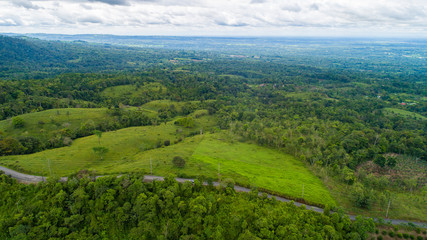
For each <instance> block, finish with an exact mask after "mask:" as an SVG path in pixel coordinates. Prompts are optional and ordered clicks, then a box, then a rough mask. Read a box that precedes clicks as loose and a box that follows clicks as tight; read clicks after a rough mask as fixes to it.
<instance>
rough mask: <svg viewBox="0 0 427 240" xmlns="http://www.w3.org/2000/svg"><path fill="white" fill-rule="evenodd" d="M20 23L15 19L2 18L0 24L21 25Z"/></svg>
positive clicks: (5, 25)
mask: <svg viewBox="0 0 427 240" xmlns="http://www.w3.org/2000/svg"><path fill="white" fill-rule="evenodd" d="M19 25H20V24H19V23H18V22H16V21H15V20H13V19H10V18H7V19H0V26H4V27H8V26H9V27H10V26H19Z"/></svg>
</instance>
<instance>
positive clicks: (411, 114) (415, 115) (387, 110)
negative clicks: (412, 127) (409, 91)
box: [383, 108, 427, 120]
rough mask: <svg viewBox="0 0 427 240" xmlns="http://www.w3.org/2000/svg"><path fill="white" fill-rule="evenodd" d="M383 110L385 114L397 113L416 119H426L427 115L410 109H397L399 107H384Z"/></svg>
mask: <svg viewBox="0 0 427 240" xmlns="http://www.w3.org/2000/svg"><path fill="white" fill-rule="evenodd" d="M383 110H384V112H385V114H386V115H388V116H393V115H399V116H403V117H407V118H413V119H417V120H427V117H425V116H423V115H421V114H419V113H415V112H410V111H406V110H403V109H399V108H384V109H383Z"/></svg>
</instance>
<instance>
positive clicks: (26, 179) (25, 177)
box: [0, 166, 427, 228]
mask: <svg viewBox="0 0 427 240" xmlns="http://www.w3.org/2000/svg"><path fill="white" fill-rule="evenodd" d="M0 171H3V172H4V173H5V174H6V175H8V176H10V177H13V178H15V179H16V180H18V182H21V183H38V182H42V181H46V178H45V177H42V176H36V175H29V174H24V173H20V172H17V171H14V170H11V169H9V168H5V167H2V166H0ZM98 177H102V176H98ZM98 177H97V178H98ZM175 179H176V181H178V182H180V183H184V182H186V181H194V179H190V178H175ZM67 180H68V178H67V177H61V178H60V180H59V181H61V182H66V181H67ZM154 180H156V181H163V180H164V178H163V177H161V176H153V175H145V176H144V181H150V182H151V181H154ZM204 184H205V185H207V183H204ZM213 185H214V186H218V185H219V183H218V182H213ZM234 190H236V191H237V192H250V191H251V189H249V188H245V187H241V186H236V185H235V186H234ZM258 195H260V196H261V195H262V192H259V193H258ZM267 195H268V197H269V198H271V197H275V198H276V199H277V200H279V201H281V202H291V201H292V200H289V199H286V198H283V197H280V196H275V195H271V194H267ZM293 203H294V204H295V205H296V206H302V205H304V206H305V207H306V208H307V209H309V210H312V211H315V212H319V213H323V209H322V208H319V207H315V206H310V205H306V204H302V203H299V202H293ZM349 217H350V219H352V220H354V219H355V218H356V216H355V215H349ZM374 220H376V219H375V218H374ZM384 220H385V221H386V222H391V223H392V224H394V225H399V224H408V223H412V224H414V225H416V226H419V227H423V228H427V223H422V222H411V221H406V220H400V219H384Z"/></svg>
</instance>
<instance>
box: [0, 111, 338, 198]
mask: <svg viewBox="0 0 427 240" xmlns="http://www.w3.org/2000/svg"><path fill="white" fill-rule="evenodd" d="M203 111H205V110H200V111H198V112H196V113H193V115H195V114H202V113H203ZM202 115H203V114H202ZM195 120H196V125H195V127H193V128H191V129H186V128H182V127H180V126H177V125H175V124H174V123H173V122H174V121H171V122H168V123H166V124H160V125H158V126H145V127H131V128H125V129H121V130H117V131H111V132H105V133H103V134H102V137H101V139H98V137H97V136H94V135H93V136H88V137H84V138H80V139H77V140H75V141H74V142H73V144H72V145H71V146H70V147H63V148H56V149H51V150H46V151H43V152H39V153H34V154H30V155H17V156H3V157H0V165H4V166H7V167H11V168H13V169H16V170H19V171H22V172H27V173H33V174H37V175H40V174H42V173H43V175H45V176H48V175H49V164H50V167H51V171H52V175H55V176H66V175H70V174H73V173H75V172H77V171H79V170H81V169H89V170H92V171H95V172H96V173H97V174H113V173H126V172H134V171H139V172H144V173H147V174H149V173H151V168H152V171H153V172H152V173H153V174H154V175H162V176H164V175H168V174H173V175H176V176H185V177H197V176H205V177H209V178H212V179H218V165H220V178H221V179H222V180H224V179H226V178H232V179H233V180H234V181H235V182H236V183H237V184H240V185H244V186H253V187H258V188H260V189H266V190H268V191H269V192H272V193H277V194H280V195H283V196H288V197H292V198H295V199H296V198H300V197H301V195H302V188H303V185H304V199H305V200H306V201H308V202H310V203H317V204H332V205H335V201H334V200H333V199H332V197H331V196H330V194H329V192H328V191H327V189H326V188H325V186H324V185H323V184H322V182H321V181H320V180H319V179H318V178H316V177H315V176H314V175H313V174H312V173H311V172H310V171H309V170H308V169H307V168H306V167H305V166H304V164H303V163H301V162H300V161H298V160H297V159H295V158H294V157H292V156H290V155H287V154H284V153H282V152H279V151H277V150H274V149H270V148H266V147H261V146H258V145H256V144H252V143H245V142H239V141H232V140H229V139H233V138H234V137H232V136H229V135H228V134H226V133H224V132H217V133H203V134H202V135H201V134H200V133H199V131H200V129H201V128H205V129H209V126H213V124H214V123H215V120H214V119H213V118H212V117H211V116H206V115H205V116H201V117H199V118H196V119H195ZM189 133H192V134H191V135H188V134H189ZM99 140H100V141H99ZM165 140H169V141H170V143H171V145H169V146H164V144H163V146H160V147H159V146H158V143H159V142H161V143H164V141H165ZM97 146H103V147H106V148H108V149H109V150H108V152H107V153H105V155H104V156H103V159H102V160H101V158H100V155H99V154H96V153H95V152H94V151H93V147H97ZM175 156H181V157H182V158H184V159H185V161H186V165H185V167H184V168H178V167H176V166H174V165H173V164H172V159H173V157H175Z"/></svg>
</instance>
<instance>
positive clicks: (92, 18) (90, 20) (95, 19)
mask: <svg viewBox="0 0 427 240" xmlns="http://www.w3.org/2000/svg"><path fill="white" fill-rule="evenodd" d="M77 20H78V21H79V22H81V23H103V22H104V21H103V20H102V19H100V18H99V17H96V16H86V17H82V18H78V19H77Z"/></svg>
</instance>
